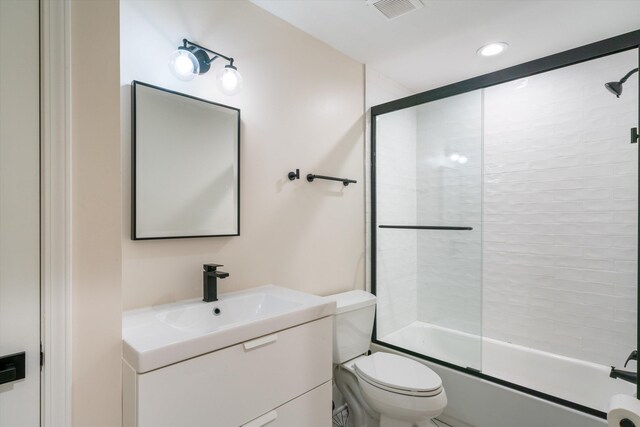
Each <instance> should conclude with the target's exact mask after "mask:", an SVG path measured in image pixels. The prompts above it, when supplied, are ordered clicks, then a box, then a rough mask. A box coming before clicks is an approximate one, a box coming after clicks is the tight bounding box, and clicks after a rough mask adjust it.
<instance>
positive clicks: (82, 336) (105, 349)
mask: <svg viewBox="0 0 640 427" xmlns="http://www.w3.org/2000/svg"><path fill="white" fill-rule="evenodd" d="M118 11H119V5H118V0H92V1H87V0H73V1H71V58H72V59H71V102H72V106H71V120H72V124H71V144H72V148H71V149H72V162H71V176H72V182H71V191H72V206H71V209H72V212H71V216H72V226H71V228H72V253H71V262H72V267H71V268H72V270H71V271H72V326H71V327H72V422H73V425H74V426H78V427H84V426H91V427H100V426H117V425H120V424H121V418H122V415H121V385H120V382H121V381H120V357H121V342H122V338H121V337H122V331H121V329H122V328H121V316H122V308H121V307H122V292H121V290H122V286H121V274H122V270H121V265H122V260H121V256H122V254H121V246H122V240H121V238H120V236H121V230H122V220H121V213H122V207H121V203H122V197H121V194H120V193H121V170H120V133H119V129H120V115H119V109H120V99H119V90H118V73H119V60H118V59H119V55H120V53H119V44H118V43H119V41H118V32H119V28H118V26H119V25H118V13H119V12H118Z"/></svg>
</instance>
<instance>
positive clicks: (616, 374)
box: [609, 350, 638, 384]
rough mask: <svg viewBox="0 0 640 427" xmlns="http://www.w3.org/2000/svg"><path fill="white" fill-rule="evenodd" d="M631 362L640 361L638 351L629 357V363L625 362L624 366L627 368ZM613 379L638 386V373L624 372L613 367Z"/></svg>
mask: <svg viewBox="0 0 640 427" xmlns="http://www.w3.org/2000/svg"><path fill="white" fill-rule="evenodd" d="M630 360H638V350H633V351H632V352H631V354H630V355H629V357H627V361H626V362H624V366H625V367H626V366H627V363H629V361H630ZM609 376H610V377H611V378H620V379H621V380H624V381H628V382H630V383H633V384H638V373H637V372H631V371H623V370H621V369H616V368H614V367H613V366H612V367H611V372H610V373H609Z"/></svg>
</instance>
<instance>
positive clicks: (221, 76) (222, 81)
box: [169, 39, 242, 95]
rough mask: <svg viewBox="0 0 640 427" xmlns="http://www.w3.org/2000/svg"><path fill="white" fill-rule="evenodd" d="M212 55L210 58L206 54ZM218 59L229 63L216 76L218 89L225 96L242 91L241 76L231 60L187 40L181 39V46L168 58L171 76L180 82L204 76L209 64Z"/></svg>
mask: <svg viewBox="0 0 640 427" xmlns="http://www.w3.org/2000/svg"><path fill="white" fill-rule="evenodd" d="M207 52H208V53H211V54H213V56H212V57H211V58H210V57H209V54H208V53H207ZM218 58H223V59H226V60H227V61H229V64H227V65H225V66H224V68H222V69H221V70H220V71H218V73H217V74H216V83H217V85H218V89H220V91H221V92H222V93H224V94H225V95H235V94H237V93H238V92H240V90H241V89H242V76H241V75H240V73H239V72H238V69H237V68H236V67H235V65H233V58H231V57H229V56H225V55H223V54H221V53H218V52H214V51H213V50H211V49H207V48H206V47H204V46H200V45H198V44H195V43H193V42H190V41H189V40H187V39H182V46H179V47H178V49H177V50H176V51H175V52H173V53H172V54H171V55H170V56H169V69H170V70H171V72H172V73H173V75H174V76H175V77H176V78H178V79H180V80H182V81H190V80H193V79H194V78H195V77H196V76H197V75H199V74H205V73H206V72H207V71H209V69H210V68H211V63H212V62H213V61H215V60H216V59H218Z"/></svg>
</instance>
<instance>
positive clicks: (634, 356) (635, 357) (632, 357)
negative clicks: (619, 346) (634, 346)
mask: <svg viewBox="0 0 640 427" xmlns="http://www.w3.org/2000/svg"><path fill="white" fill-rule="evenodd" d="M630 360H636V361H637V360H638V350H633V351H632V352H631V354H630V355H629V357H627V361H626V362H624V367H625V368H626V367H627V363H629V361H630Z"/></svg>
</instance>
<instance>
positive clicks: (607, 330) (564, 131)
mask: <svg viewBox="0 0 640 427" xmlns="http://www.w3.org/2000/svg"><path fill="white" fill-rule="evenodd" d="M637 66H638V51H637V50H633V51H629V52H624V53H620V54H616V55H612V56H608V57H604V58H600V59H597V60H594V61H588V62H585V63H582V64H578V65H574V66H571V67H567V68H561V69H558V70H554V71H551V72H547V73H543V74H539V75H536V76H532V77H529V78H528V79H525V80H520V81H516V82H510V83H505V84H502V85H498V86H494V87H490V88H487V89H485V91H484V233H483V243H484V245H483V247H484V250H483V287H484V289H483V292H484V295H483V333H484V335H485V336H487V337H490V338H495V339H498V340H502V341H507V342H511V343H514V344H520V345H524V346H528V347H533V348H536V349H539V350H543V351H549V352H552V353H557V354H561V355H564V356H569V357H575V358H578V359H582V360H587V361H591V362H596V363H600V364H603V365H620V363H621V362H624V359H625V358H626V356H627V355H628V353H629V352H630V351H631V350H633V349H635V348H636V327H637V325H636V320H637V314H636V307H637V302H636V294H637V292H636V291H637V290H636V259H637V254H636V247H637V227H638V224H637V221H638V212H637V194H638V188H637V185H638V157H637V156H638V154H637V153H638V146H637V145H632V144H630V143H629V129H630V128H631V127H634V126H637V121H638V111H637V108H638V84H637V82H638V79H637V78H633V79H629V81H628V82H627V83H626V84H625V87H624V94H623V95H622V97H620V98H619V99H617V98H616V97H615V96H614V95H612V94H611V93H609V92H607V91H606V89H605V88H604V83H606V82H608V81H614V80H618V79H619V78H620V77H622V76H623V75H624V74H625V73H626V72H628V71H629V70H630V69H632V68H635V67H637ZM451 303H453V302H451Z"/></svg>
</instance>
